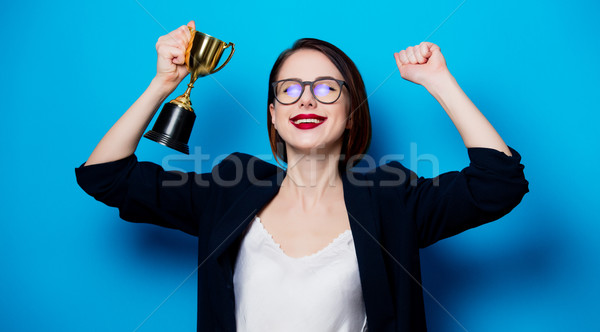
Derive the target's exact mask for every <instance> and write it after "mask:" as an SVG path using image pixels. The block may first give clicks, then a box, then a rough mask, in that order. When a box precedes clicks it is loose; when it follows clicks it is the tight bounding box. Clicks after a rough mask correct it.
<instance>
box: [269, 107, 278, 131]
mask: <svg viewBox="0 0 600 332" xmlns="http://www.w3.org/2000/svg"><path fill="white" fill-rule="evenodd" d="M269 112H271V123H272V124H273V127H275V129H277V121H275V116H276V115H277V113H276V112H275V106H274V105H273V103H271V104H269Z"/></svg>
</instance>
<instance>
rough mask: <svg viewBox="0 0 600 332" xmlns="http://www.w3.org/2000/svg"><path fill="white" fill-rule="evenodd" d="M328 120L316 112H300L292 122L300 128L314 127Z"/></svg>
mask: <svg viewBox="0 0 600 332" xmlns="http://www.w3.org/2000/svg"><path fill="white" fill-rule="evenodd" d="M325 120H327V117H324V116H320V115H316V114H298V115H296V116H295V117H293V118H291V119H290V122H291V123H292V124H293V125H294V126H295V127H296V128H298V129H312V128H315V127H317V126H319V125H320V124H322V123H323V122H325Z"/></svg>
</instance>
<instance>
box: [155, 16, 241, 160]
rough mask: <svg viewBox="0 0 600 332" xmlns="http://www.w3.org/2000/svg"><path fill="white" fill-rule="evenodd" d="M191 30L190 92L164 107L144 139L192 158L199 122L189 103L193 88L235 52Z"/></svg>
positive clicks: (188, 50)
mask: <svg viewBox="0 0 600 332" xmlns="http://www.w3.org/2000/svg"><path fill="white" fill-rule="evenodd" d="M189 29H190V32H191V39H190V41H189V43H188V45H187V48H186V51H185V65H186V68H187V70H188V71H189V72H190V83H189V84H188V88H187V90H186V91H185V93H184V94H182V95H181V96H179V97H177V98H175V99H174V100H171V101H170V102H168V103H166V104H165V105H164V106H163V109H162V110H161V112H160V114H159V115H158V119H156V122H155V123H154V127H152V130H150V131H148V132H147V133H146V134H145V135H144V137H146V138H148V139H151V140H153V141H155V142H157V143H160V144H162V145H165V146H167V147H170V148H172V149H175V150H177V151H179V152H182V153H185V154H189V147H188V145H187V142H188V141H189V139H190V134H191V133H192V128H193V126H194V121H195V120H196V114H195V113H194V110H193V109H192V102H191V101H190V92H191V91H192V88H193V87H194V82H196V80H197V79H198V78H199V77H203V76H207V75H210V74H214V73H216V72H218V71H219V70H221V69H222V68H223V67H224V66H225V65H226V64H227V63H228V62H229V60H230V59H231V57H232V56H233V53H234V52H235V45H234V44H233V43H229V44H226V43H225V42H223V41H221V40H219V39H217V38H215V37H212V36H210V35H207V34H205V33H202V32H200V31H196V30H194V29H193V28H191V27H189ZM230 46H231V52H230V53H229V57H228V58H227V60H225V62H224V63H223V64H222V65H221V66H219V67H217V65H218V64H219V60H220V59H221V56H222V55H223V51H224V50H225V49H226V48H228V47H230Z"/></svg>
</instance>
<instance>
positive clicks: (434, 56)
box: [394, 42, 511, 156]
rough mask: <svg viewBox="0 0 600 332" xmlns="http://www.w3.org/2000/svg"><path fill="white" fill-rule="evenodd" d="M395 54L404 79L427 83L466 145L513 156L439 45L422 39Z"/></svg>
mask: <svg viewBox="0 0 600 332" xmlns="http://www.w3.org/2000/svg"><path fill="white" fill-rule="evenodd" d="M394 57H395V58H396V64H397V65H398V69H399V70H400V75H401V76H402V78H404V79H406V80H408V81H411V82H413V83H416V84H420V85H422V86H424V87H425V88H426V89H427V90H428V91H429V93H431V95H432V96H434V97H435V99H437V101H438V102H439V103H440V104H441V105H442V107H443V108H444V110H445V111H446V113H447V114H448V116H449V117H450V119H451V120H452V122H453V123H454V126H456V129H458V132H459V133H460V136H461V137H462V139H463V142H464V143H465V146H466V147H467V148H474V147H482V148H491V149H495V150H498V151H502V152H504V153H505V154H506V155H507V156H511V152H510V150H509V149H508V147H507V146H506V144H505V143H504V141H503V140H502V137H500V135H499V134H498V133H497V132H496V130H495V129H494V127H492V125H491V124H490V122H489V121H488V120H487V119H486V118H485V116H483V114H482V113H481V112H480V111H479V110H478V109H477V107H476V106H475V105H474V104H473V102H471V100H470V99H469V97H467V95H466V94H465V93H464V91H463V90H462V89H461V88H460V86H459V85H458V83H457V82H456V80H455V79H454V77H453V76H452V75H451V74H450V71H449V70H448V67H447V66H446V60H445V59H444V56H443V55H442V52H441V51H440V48H439V47H438V46H437V45H435V44H433V43H429V42H422V43H421V44H419V45H417V46H414V47H412V46H411V47H408V48H407V49H405V50H402V51H400V52H399V53H394Z"/></svg>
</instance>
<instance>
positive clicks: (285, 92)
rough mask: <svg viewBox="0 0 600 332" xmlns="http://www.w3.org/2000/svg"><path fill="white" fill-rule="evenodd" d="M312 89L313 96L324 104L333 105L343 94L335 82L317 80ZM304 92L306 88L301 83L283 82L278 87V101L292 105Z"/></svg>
mask: <svg viewBox="0 0 600 332" xmlns="http://www.w3.org/2000/svg"><path fill="white" fill-rule="evenodd" d="M312 88H313V90H312V93H313V95H314V96H315V98H317V100H318V101H320V102H322V103H333V102H334V101H336V100H337V99H338V98H339V96H340V93H341V89H340V85H339V83H338V82H337V81H335V80H329V79H324V80H317V81H315V82H314V84H313V86H312ZM303 91H304V87H303V86H302V84H300V83H299V82H297V81H283V82H281V83H279V84H278V86H277V89H276V92H277V99H278V100H279V102H281V103H283V104H292V103H295V102H296V101H297V100H298V99H300V96H302V92H303Z"/></svg>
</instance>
